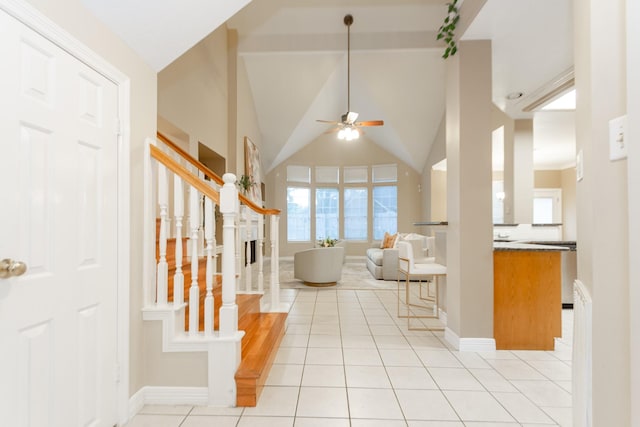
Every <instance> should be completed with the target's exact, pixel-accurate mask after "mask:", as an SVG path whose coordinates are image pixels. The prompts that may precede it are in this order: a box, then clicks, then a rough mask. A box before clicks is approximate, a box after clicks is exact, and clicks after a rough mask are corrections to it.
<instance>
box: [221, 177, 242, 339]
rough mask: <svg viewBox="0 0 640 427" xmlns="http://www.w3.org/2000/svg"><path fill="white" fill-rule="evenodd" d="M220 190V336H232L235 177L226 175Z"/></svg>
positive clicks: (235, 321) (234, 323)
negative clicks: (221, 219)
mask: <svg viewBox="0 0 640 427" xmlns="http://www.w3.org/2000/svg"><path fill="white" fill-rule="evenodd" d="M222 179H223V180H224V185H223V186H222V188H221V189H220V212H221V213H222V218H223V223H222V240H223V249H222V307H221V308H220V336H221V337H225V336H233V335H235V333H236V332H237V331H238V306H237V305H236V277H235V276H236V269H235V267H236V265H235V264H236V263H235V255H236V248H235V244H236V238H235V228H236V227H235V219H236V216H237V214H238V190H237V188H236V185H235V183H236V176H235V175H234V174H232V173H226V174H224V176H223V177H222Z"/></svg>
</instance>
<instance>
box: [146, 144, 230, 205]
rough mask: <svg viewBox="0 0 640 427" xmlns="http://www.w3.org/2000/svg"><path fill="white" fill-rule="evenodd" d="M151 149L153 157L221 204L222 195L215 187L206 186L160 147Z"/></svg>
mask: <svg viewBox="0 0 640 427" xmlns="http://www.w3.org/2000/svg"><path fill="white" fill-rule="evenodd" d="M149 148H150V149H151V157H153V158H154V159H156V160H157V161H159V162H160V163H162V164H163V165H165V166H166V167H167V168H168V169H169V170H171V171H172V172H173V173H175V174H176V175H178V176H179V177H180V178H182V179H183V180H185V181H186V182H188V183H189V184H191V185H192V186H193V187H195V188H196V189H197V190H198V191H200V192H201V193H202V194H204V195H205V196H207V197H208V198H210V199H211V200H213V201H214V202H216V203H220V193H219V192H217V191H216V190H215V189H214V188H213V187H211V186H210V185H208V184H205V183H204V181H202V180H201V179H200V178H198V177H197V176H195V175H194V174H192V173H191V172H189V170H187V168H185V167H184V166H182V165H181V164H180V163H178V162H176V161H175V160H173V159H172V158H171V156H169V155H168V154H167V153H165V152H164V151H162V150H161V149H159V148H158V147H156V146H154V145H151V146H150V147H149Z"/></svg>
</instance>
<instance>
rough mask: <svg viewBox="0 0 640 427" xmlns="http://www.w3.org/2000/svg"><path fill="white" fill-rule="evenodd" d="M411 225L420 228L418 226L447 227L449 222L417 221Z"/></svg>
mask: <svg viewBox="0 0 640 427" xmlns="http://www.w3.org/2000/svg"><path fill="white" fill-rule="evenodd" d="M413 225H415V226H420V225H449V221H419V222H414V223H413Z"/></svg>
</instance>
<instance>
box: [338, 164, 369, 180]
mask: <svg viewBox="0 0 640 427" xmlns="http://www.w3.org/2000/svg"><path fill="white" fill-rule="evenodd" d="M367 172H368V171H367V167H366V166H346V167H345V168H344V182H345V184H356V183H362V182H369V177H368V174H367Z"/></svg>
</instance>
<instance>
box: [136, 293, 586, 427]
mask: <svg viewBox="0 0 640 427" xmlns="http://www.w3.org/2000/svg"><path fill="white" fill-rule="evenodd" d="M283 294H284V296H285V298H287V299H288V300H289V301H290V302H291V303H292V305H291V311H290V313H289V318H288V326H287V333H286V335H285V337H284V339H283V341H282V344H281V347H280V350H279V352H278V354H277V356H276V360H275V364H274V365H273V368H272V369H271V373H270V375H269V378H268V379H267V382H266V386H265V388H264V391H263V393H262V395H261V397H260V400H259V402H258V405H257V406H256V407H255V408H207V407H192V406H155V405H147V406H145V407H144V408H143V410H142V411H141V412H140V413H139V414H138V415H136V416H135V417H134V418H133V420H131V422H130V423H129V424H127V427H204V426H207V427H209V426H238V427H242V426H251V427H254V426H255V427H259V426H269V427H278V426H289V427H290V426H296V427H317V426H331V427H341V426H354V427H361V426H372V427H375V426H381V427H395V426H410V427H427V426H429V427H439V426H441V427H455V426H470V427H471V426H475V427H480V426H483V427H490V426H494V427H508V426H530V427H531V426H538V427H540V426H541V425H552V426H553V425H556V426H557V425H560V426H565V427H566V426H571V425H572V420H571V331H572V322H573V313H572V312H571V311H570V310H564V311H563V317H562V319H563V337H562V338H561V339H558V340H556V349H555V351H493V352H478V353H472V352H463V353H460V352H458V351H455V350H453V349H452V348H451V346H450V345H449V344H448V343H447V342H446V341H445V340H444V337H443V333H441V332H428V331H409V330H408V329H407V322H406V319H398V318H397V317H396V292H395V291H389V290H377V291H374V290H336V289H308V290H307V289H302V290H284V291H283ZM412 326H418V324H415V325H414V324H412Z"/></svg>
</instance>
